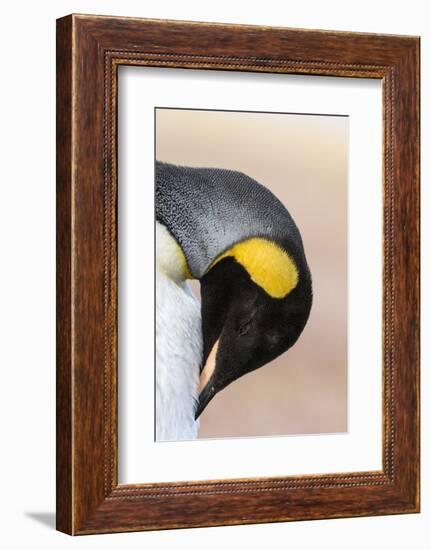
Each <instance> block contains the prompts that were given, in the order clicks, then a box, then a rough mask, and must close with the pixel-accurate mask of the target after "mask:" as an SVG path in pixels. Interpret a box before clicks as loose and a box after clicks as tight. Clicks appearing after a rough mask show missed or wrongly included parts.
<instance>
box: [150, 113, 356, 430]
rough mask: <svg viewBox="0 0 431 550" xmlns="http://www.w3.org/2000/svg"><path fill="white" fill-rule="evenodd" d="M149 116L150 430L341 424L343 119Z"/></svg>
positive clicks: (344, 405)
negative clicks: (152, 237)
mask: <svg viewBox="0 0 431 550" xmlns="http://www.w3.org/2000/svg"><path fill="white" fill-rule="evenodd" d="M155 128H156V131H155V140H156V147H155V154H156V159H155V218H156V253H155V255H156V260H155V265H156V274H155V279H156V306H155V308H156V364H155V370H156V373H155V380H156V399H155V409H156V410H155V439H156V441H178V440H194V439H201V438H202V439H203V438H227V437H258V436H283V435H299V434H324V433H340V432H346V431H347V429H348V426H347V372H348V364H347V175H348V166H347V163H348V135H349V118H348V117H347V116H334V115H325V114H321V113H319V114H303V113H270V112H249V111H221V110H202V109H175V108H156V109H155Z"/></svg>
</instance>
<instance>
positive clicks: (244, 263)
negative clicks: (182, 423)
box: [196, 238, 312, 418]
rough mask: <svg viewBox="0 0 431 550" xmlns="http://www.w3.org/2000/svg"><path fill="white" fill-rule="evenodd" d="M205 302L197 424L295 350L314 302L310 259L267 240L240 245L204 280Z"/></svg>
mask: <svg viewBox="0 0 431 550" xmlns="http://www.w3.org/2000/svg"><path fill="white" fill-rule="evenodd" d="M201 301H202V332H203V344H204V348H203V366H202V370H201V376H200V393H199V402H198V405H197V409H196V418H198V417H199V416H200V414H201V413H202V412H203V410H204V409H205V408H206V406H207V405H208V403H209V402H210V401H211V400H212V399H213V397H214V396H215V395H216V394H217V393H218V392H220V391H221V390H222V389H224V388H225V387H226V386H228V385H229V384H231V383H232V382H234V381H235V380H237V379H238V378H240V377H241V376H243V375H245V374H247V373H249V372H251V371H253V370H256V369H258V368H259V367H262V366H263V365H265V364H266V363H268V362H270V361H272V360H273V359H275V358H276V357H278V356H279V355H281V354H282V353H283V352H285V351H286V350H288V349H289V348H290V347H292V346H293V345H294V344H295V342H296V341H297V339H298V338H299V336H300V334H301V332H302V330H303V329H304V327H305V325H306V323H307V320H308V316H309V312H310V308H311V302H312V290H311V276H310V272H309V270H308V266H307V264H306V261H305V257H304V256H303V253H299V254H294V255H292V254H289V253H288V252H287V251H286V248H285V247H283V246H282V245H278V244H276V243H274V242H271V241H268V240H266V239H257V238H254V239H249V240H247V241H245V242H242V243H237V244H236V245H235V246H233V247H232V248H231V249H230V250H228V251H227V252H225V253H224V254H222V255H221V256H220V257H219V258H218V259H217V260H216V262H214V264H213V265H212V266H211V268H210V269H209V270H208V271H207V273H206V274H205V275H204V276H203V277H202V278H201Z"/></svg>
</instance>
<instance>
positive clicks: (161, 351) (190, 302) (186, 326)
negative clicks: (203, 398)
mask: <svg viewBox="0 0 431 550" xmlns="http://www.w3.org/2000/svg"><path fill="white" fill-rule="evenodd" d="M186 271H187V266H186V262H185V258H184V255H183V253H182V251H181V248H180V247H179V245H178V243H177V242H176V240H175V239H174V238H173V237H172V236H171V235H170V233H169V232H168V230H167V229H166V227H164V226H163V225H161V224H160V223H156V439H157V440H158V441H168V440H171V441H172V440H180V439H195V438H196V437H197V433H198V429H199V422H198V421H195V419H194V416H195V408H196V403H197V399H198V384H199V370H200V366H201V361H202V327H201V311H200V304H199V301H198V300H197V299H196V297H195V296H194V295H193V294H192V291H191V289H190V287H189V285H188V283H187V281H186V280H185V277H186Z"/></svg>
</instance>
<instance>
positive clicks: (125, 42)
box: [57, 15, 419, 535]
mask: <svg viewBox="0 0 431 550" xmlns="http://www.w3.org/2000/svg"><path fill="white" fill-rule="evenodd" d="M125 64H126V65H142V66H151V67H181V68H193V69H195V70H199V69H218V70H226V71H249V72H250V71H251V72H261V73H288V74H302V75H324V76H333V77H339V76H348V77H353V78H374V79H380V80H381V81H382V84H383V116H384V120H383V128H384V136H383V140H384V141H383V143H384V147H383V151H384V159H383V166H384V173H383V196H384V212H383V219H384V222H383V226H384V238H383V240H384V252H383V258H384V261H383V266H382V272H383V304H382V316H383V335H382V342H383V419H384V420H383V441H382V456H383V469H382V470H381V471H370V472H348V473H345V474H330V473H328V474H327V475H307V476H290V477H286V478H259V479H236V480H223V479H220V480H211V481H208V482H185V483H163V482H161V483H151V484H143V485H119V484H118V477H117V249H116V246H117V242H116V196H117V179H116V177H117V165H116V159H117V156H116V154H117V139H116V132H117V121H116V116H117V111H116V105H117V103H116V102H117V96H116V90H117V68H118V66H119V65H125ZM418 511H419V38H417V37H410V36H392V35H377V34H356V33H344V32H332V31H308V30H297V29H287V28H270V27H255V26H242V25H224V24H209V23H192V22H181V21H158V20H146V19H130V18H118V17H98V16H89V15H70V16H67V17H64V18H62V19H59V20H58V21H57V529H58V530H60V531H63V532H65V533H68V534H73V535H75V534H90V533H104V532H118V531H138V530H149V529H167V528H179V527H200V526H214V525H233V524H244V523H262V522H274V521H290V520H304V519H319V518H338V517H349V516H367V515H380V514H399V513H413V512H418Z"/></svg>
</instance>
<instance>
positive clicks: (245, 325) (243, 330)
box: [238, 319, 252, 336]
mask: <svg viewBox="0 0 431 550" xmlns="http://www.w3.org/2000/svg"><path fill="white" fill-rule="evenodd" d="M251 324H252V320H251V319H248V321H245V322H244V323H242V324H241V325H240V326H239V328H238V335H239V336H244V335H245V334H247V333H248V332H249V331H250V328H251Z"/></svg>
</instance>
